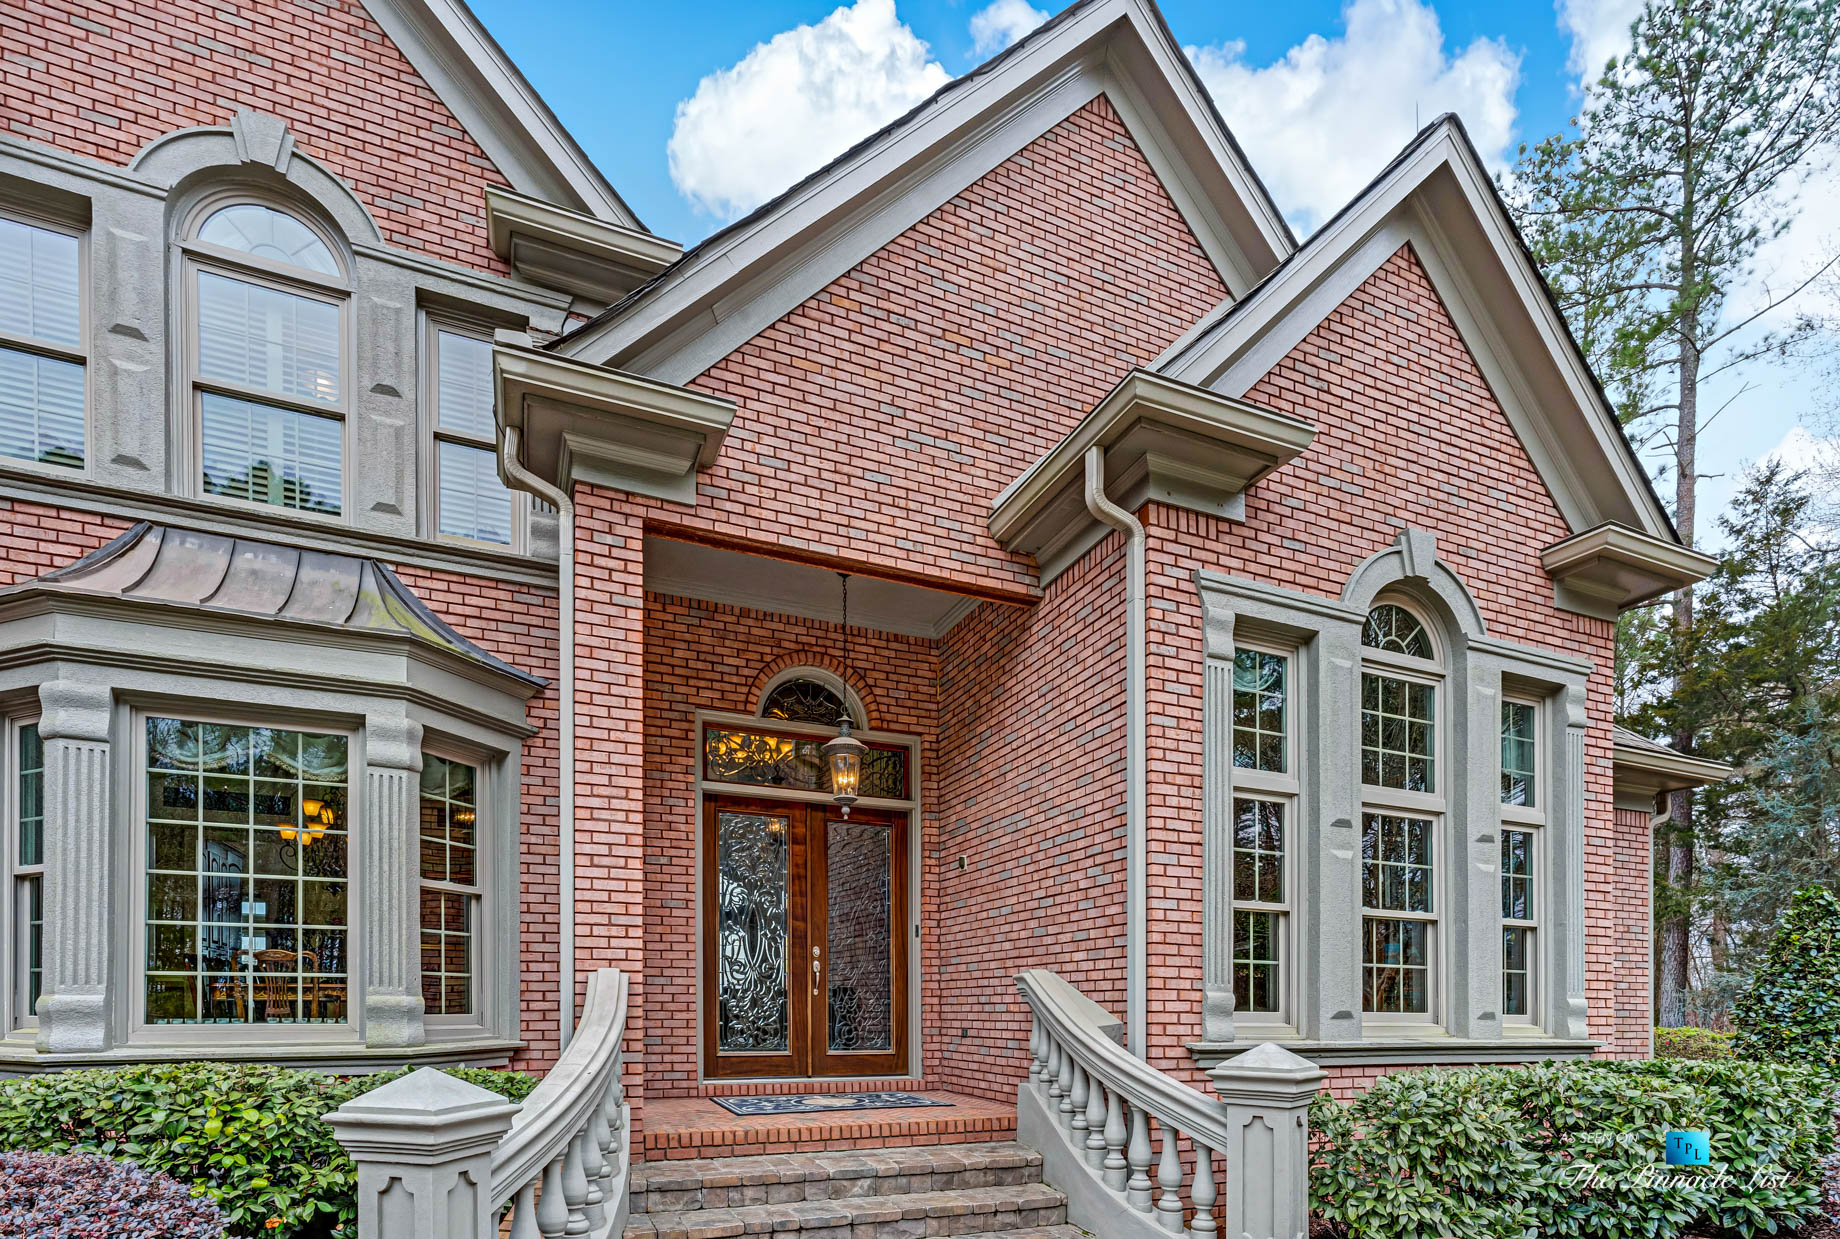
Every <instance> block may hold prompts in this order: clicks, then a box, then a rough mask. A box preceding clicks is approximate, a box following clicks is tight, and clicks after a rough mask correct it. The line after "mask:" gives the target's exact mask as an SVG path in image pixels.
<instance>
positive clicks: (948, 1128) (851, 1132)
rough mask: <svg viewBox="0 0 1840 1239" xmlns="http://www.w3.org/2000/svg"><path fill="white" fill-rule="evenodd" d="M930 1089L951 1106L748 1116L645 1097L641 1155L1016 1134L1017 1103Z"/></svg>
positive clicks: (867, 1145) (698, 1102)
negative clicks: (948, 1107)
mask: <svg viewBox="0 0 1840 1239" xmlns="http://www.w3.org/2000/svg"><path fill="white" fill-rule="evenodd" d="M927 1095H928V1096H929V1097H933V1098H936V1099H938V1100H940V1101H949V1102H951V1103H952V1105H951V1108H950V1109H947V1108H944V1107H932V1106H928V1107H926V1108H924V1109H913V1110H860V1111H853V1112H852V1111H840V1112H836V1113H830V1114H801V1115H782V1114H775V1115H755V1116H750V1117H746V1118H743V1117H741V1116H739V1115H734V1114H730V1113H729V1112H728V1111H726V1110H724V1109H723V1108H722V1107H721V1106H718V1105H717V1104H716V1103H715V1102H713V1101H710V1100H709V1099H707V1098H703V1097H659V1098H648V1099H647V1100H646V1102H645V1121H644V1124H643V1126H644V1132H643V1134H642V1136H641V1139H642V1141H643V1146H644V1148H643V1153H642V1156H643V1157H644V1159H645V1160H646V1161H680V1160H684V1159H687V1158H695V1157H752V1156H756V1155H759V1154H766V1153H817V1152H823V1151H825V1150H842V1149H887V1148H897V1147H904V1146H911V1145H921V1144H987V1143H992V1142H995V1141H1001V1140H1013V1139H1014V1138H1015V1136H1016V1103H1015V1102H1013V1101H991V1100H989V1099H988V1098H984V1097H971V1096H967V1095H965V1094H963V1093H950V1092H945V1091H943V1090H931V1091H929V1092H928V1094H927Z"/></svg>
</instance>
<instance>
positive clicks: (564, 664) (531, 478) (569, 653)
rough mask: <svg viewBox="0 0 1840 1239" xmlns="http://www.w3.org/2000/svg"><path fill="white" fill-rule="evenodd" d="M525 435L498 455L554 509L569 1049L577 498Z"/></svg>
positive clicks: (561, 988)
mask: <svg viewBox="0 0 1840 1239" xmlns="http://www.w3.org/2000/svg"><path fill="white" fill-rule="evenodd" d="M522 439H523V435H522V434H521V433H520V432H519V431H518V429H517V428H516V427H512V426H507V427H506V428H505V438H504V442H503V443H502V444H501V445H500V447H499V459H500V460H501V461H502V462H503V463H504V466H505V476H506V477H508V478H510V479H511V480H512V481H513V482H515V483H517V487H518V489H519V490H524V491H528V492H530V493H531V494H533V495H535V496H536V497H537V498H539V499H541V500H543V501H544V502H546V503H549V504H552V505H554V507H555V509H556V558H557V559H558V561H559V563H558V568H559V578H560V579H559V580H558V582H557V592H558V594H559V595H560V605H559V610H560V614H559V615H558V617H557V629H558V632H557V642H558V644H559V645H560V646H561V649H560V650H559V651H558V652H557V661H558V663H559V664H560V665H561V668H562V684H561V686H560V687H559V688H558V689H557V691H556V702H557V705H556V713H557V716H558V719H557V728H556V730H557V736H556V746H557V749H558V750H559V751H558V752H557V754H556V765H557V768H558V770H559V772H560V773H559V776H558V777H559V778H560V779H561V781H562V787H561V788H560V794H559V795H558V797H557V800H558V805H557V813H556V884H557V887H558V891H557V893H558V895H559V902H560V904H561V907H560V908H559V909H558V911H557V918H558V921H559V924H558V926H557V933H556V938H557V948H556V953H557V955H558V956H559V958H558V960H557V964H558V965H559V967H558V971H559V972H560V974H561V978H560V981H559V982H558V986H557V1006H556V1012H557V1020H556V1023H557V1026H558V1028H557V1035H558V1036H559V1037H560V1044H559V1045H558V1047H557V1052H558V1053H560V1052H561V1051H562V1050H564V1049H566V1048H568V1044H569V1036H570V1034H572V1033H573V1032H574V1031H575V503H574V501H573V500H571V499H570V498H569V497H568V495H567V494H565V493H564V492H563V491H562V490H561V488H559V487H556V486H552V485H550V484H549V483H548V482H545V481H544V480H543V479H542V478H540V477H538V476H537V475H536V474H534V473H532V472H531V471H530V470H528V469H526V468H525V467H524V466H523V464H522V462H520V461H519V460H518V447H519V444H520V442H521V440H522Z"/></svg>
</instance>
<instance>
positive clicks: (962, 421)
mask: <svg viewBox="0 0 1840 1239" xmlns="http://www.w3.org/2000/svg"><path fill="white" fill-rule="evenodd" d="M1225 295H1226V288H1225V286H1224V285H1223V284H1222V283H1221V281H1220V278H1219V276H1218V274H1217V273H1216V272H1215V271H1214V269H1213V267H1212V266H1211V265H1210V264H1209V262H1208V260H1207V257H1206V255H1205V254H1204V253H1203V252H1202V250H1201V247H1200V245H1199V244H1198V243H1197V242H1196V240H1195V238H1194V235H1193V234H1192V233H1191V232H1190V231H1189V229H1188V227H1187V225H1186V224H1185V223H1184V222H1183V220H1182V217H1181V216H1180V215H1179V214H1178V213H1177V211H1176V209H1175V207H1174V205H1173V204H1172V203H1171V202H1170V199H1169V196H1168V194H1167V193H1165V192H1164V190H1163V188H1162V185H1161V184H1160V183H1159V182H1158V181H1157V179H1156V175H1155V173H1154V172H1153V171H1152V170H1151V168H1150V165H1149V163H1148V162H1147V161H1146V160H1145V159H1144V156H1143V154H1142V152H1141V151H1139V150H1138V148H1137V146H1136V144H1135V143H1134V142H1133V141H1132V140H1131V137H1130V135H1129V133H1128V132H1127V131H1126V130H1125V128H1124V126H1123V124H1122V123H1121V122H1120V121H1119V119H1118V116H1117V113H1116V112H1115V111H1113V109H1112V106H1111V104H1110V103H1109V102H1107V101H1106V100H1105V99H1103V98H1101V99H1097V100H1095V101H1093V102H1092V103H1090V104H1088V105H1087V106H1086V107H1084V108H1082V109H1080V110H1079V111H1078V112H1076V113H1075V114H1074V115H1072V116H1071V117H1069V118H1068V119H1067V120H1065V121H1063V122H1062V123H1061V124H1059V125H1057V126H1055V127H1054V128H1053V129H1052V130H1050V131H1048V132H1047V133H1046V134H1044V135H1042V136H1041V137H1040V138H1037V139H1036V140H1035V141H1034V142H1032V143H1030V144H1029V145H1028V146H1027V147H1025V148H1024V149H1023V150H1022V151H1021V152H1019V153H1018V154H1016V155H1014V156H1012V157H1011V158H1010V159H1008V160H1006V161H1005V162H1004V163H1003V164H1001V165H999V166H998V167H997V168H995V169H994V170H992V171H991V172H990V173H988V174H987V175H985V176H984V177H983V178H982V179H981V180H979V181H978V182H977V183H976V184H974V185H972V186H971V187H970V188H968V189H966V190H965V191H964V192H963V193H961V194H959V195H958V197H956V198H954V199H953V200H952V201H950V202H948V203H946V204H945V205H944V206H942V207H940V208H939V209H938V210H936V211H934V212H933V213H932V214H931V215H929V216H928V217H927V218H926V219H924V220H922V221H921V222H920V223H918V224H916V225H914V226H913V227H912V228H910V229H908V230H907V231H906V232H905V233H903V234H902V235H901V236H899V237H897V238H895V239H894V240H893V241H891V242H889V243H888V244H887V245H886V246H884V247H883V248H882V249H880V250H879V251H877V252H876V253H875V254H873V255H872V256H870V257H869V258H867V259H866V260H864V261H863V262H862V263H861V264H860V265H858V266H857V267H856V268H855V269H854V270H852V271H850V272H849V273H848V274H846V275H844V276H842V277H840V278H839V279H837V280H836V281H834V282H833V283H832V284H831V285H830V286H829V287H827V288H825V289H824V290H823V291H822V292H820V293H818V294H816V295H815V296H813V297H812V298H811V299H809V300H808V301H806V302H805V303H804V304H802V305H800V306H799V307H798V308H797V309H795V310H793V311H792V312H791V313H789V314H787V315H786V316H785V317H784V318H782V319H780V320H779V321H778V322H776V323H774V324H773V325H772V326H771V327H769V328H767V329H766V330H765V331H762V332H761V333H760V334H759V335H757V336H756V337H754V338H753V339H752V340H750V341H748V342H747V343H746V344H745V345H743V346H742V347H740V348H738V349H736V350H735V351H734V352H733V353H731V354H730V355H729V356H727V357H726V358H724V359H723V360H722V361H720V362H718V363H717V364H716V365H715V366H713V367H711V369H710V370H709V371H708V372H707V373H705V374H703V375H702V376H701V377H700V378H698V379H697V380H695V382H694V384H693V386H695V387H698V388H701V389H703V390H705V391H709V392H712V393H714V394H716V395H720V396H725V397H727V398H729V399H731V400H734V401H735V402H736V405H737V412H736V415H735V423H734V430H733V433H731V434H730V436H729V438H728V442H727V444H726V445H725V446H724V448H723V450H722V459H721V460H720V461H719V462H718V463H717V464H716V466H715V467H714V468H713V469H711V470H710V471H709V472H708V473H705V474H704V475H703V476H702V478H701V480H700V483H699V486H698V502H697V506H696V508H695V510H694V511H692V510H690V509H687V508H684V507H682V506H680V505H674V504H665V503H657V502H654V503H652V504H650V507H651V508H652V509H653V511H654V515H653V517H652V523H653V524H654V525H655V526H657V527H660V528H662V527H663V526H665V525H671V526H676V527H678V528H680V529H684V530H689V531H695V533H696V535H697V536H700V537H702V538H704V539H709V538H712V537H715V538H723V539H733V540H737V541H740V542H744V543H749V544H753V545H756V546H766V547H769V548H783V549H784V550H786V551H789V552H792V553H794V554H800V555H804V556H808V557H816V558H820V559H831V560H834V559H837V558H840V557H850V558H852V559H854V560H856V561H857V562H859V563H863V564H867V565H873V566H874V567H875V569H876V570H877V571H880V572H882V573H883V574H885V575H893V576H907V577H912V578H926V579H931V580H933V581H934V582H935V583H938V582H939V581H940V580H942V579H943V580H944V581H945V582H946V583H947V584H948V587H954V586H953V583H954V582H956V586H955V587H956V588H959V589H962V590H965V591H966V592H985V593H992V592H995V593H997V594H1002V595H1008V596H1012V597H1026V596H1028V595H1029V594H1030V592H1031V591H1032V588H1033V582H1034V579H1035V575H1034V569H1033V567H1032V565H1031V564H1030V563H1029V562H1028V560H1027V559H1026V558H1024V557H1022V556H1019V555H1014V554H1011V553H1009V552H1006V551H1004V550H1003V549H1002V548H1001V547H999V546H998V545H997V544H996V542H995V541H994V540H993V539H992V538H991V536H990V534H989V532H988V530H987V529H986V528H985V522H986V521H987V520H988V519H989V514H990V511H989V505H990V500H991V499H992V498H994V497H995V496H996V494H997V493H998V492H999V491H1001V490H1002V489H1003V488H1004V487H1005V486H1007V485H1009V483H1010V482H1011V481H1012V480H1014V479H1015V477H1016V476H1017V475H1018V474H1020V473H1021V472H1022V471H1023V470H1024V469H1026V468H1027V467H1028V466H1029V465H1030V464H1031V463H1033V462H1034V460H1035V459H1036V458H1037V457H1038V456H1040V455H1041V454H1042V453H1043V452H1045V451H1046V450H1047V449H1048V448H1049V447H1051V446H1053V445H1054V444H1055V443H1056V442H1058V441H1059V440H1060V439H1061V437H1062V436H1063V435H1065V434H1066V433H1067V431H1069V430H1070V429H1072V428H1073V426H1074V425H1075V424H1076V423H1077V422H1078V421H1079V419H1080V418H1081V417H1082V416H1083V415H1084V414H1085V413H1086V412H1087V411H1088V410H1089V409H1091V408H1092V406H1093V405H1094V404H1095V403H1096V402H1097V401H1098V399H1099V398H1100V397H1101V396H1103V395H1104V394H1105V393H1106V392H1107V391H1108V390H1110V388H1111V387H1112V386H1113V385H1114V384H1115V383H1116V382H1117V381H1118V380H1119V379H1120V378H1121V377H1123V375H1124V374H1125V373H1126V372H1127V371H1128V370H1129V369H1131V368H1132V367H1133V366H1137V365H1142V364H1145V363H1147V362H1149V361H1150V360H1152V359H1154V358H1155V357H1156V356H1157V355H1158V354H1159V353H1161V352H1162V351H1163V350H1164V349H1165V348H1167V347H1168V346H1169V345H1170V344H1171V343H1172V342H1173V341H1174V340H1175V339H1176V338H1177V337H1178V336H1180V335H1181V334H1182V333H1183V332H1184V331H1185V330H1187V328H1188V327H1189V326H1191V325H1192V324H1193V323H1194V322H1195V321H1196V320H1197V319H1198V318H1200V317H1201V316H1202V315H1203V314H1204V313H1206V312H1207V311H1208V310H1210V309H1212V308H1213V307H1214V306H1215V305H1217V304H1218V303H1219V302H1220V301H1221V299H1222V298H1223V297H1224V296H1225Z"/></svg>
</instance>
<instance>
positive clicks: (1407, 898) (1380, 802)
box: [1360, 599, 1444, 1024]
mask: <svg viewBox="0 0 1840 1239" xmlns="http://www.w3.org/2000/svg"><path fill="white" fill-rule="evenodd" d="M1361 645H1362V650H1361V655H1362V662H1361V723H1360V728H1361V734H1360V742H1361V743H1360V749H1361V758H1360V761H1361V912H1362V915H1361V1006H1362V1010H1363V1011H1364V1012H1365V1013H1366V1014H1367V1015H1369V1016H1371V1017H1375V1018H1376V1019H1378V1020H1380V1021H1386V1020H1389V1019H1390V1020H1399V1021H1402V1022H1410V1023H1420V1024H1422V1023H1428V1022H1434V1021H1435V1020H1436V1019H1437V1018H1438V983H1439V968H1438V962H1439V955H1438V952H1439V949H1440V948H1439V943H1438V916H1439V906H1440V903H1441V901H1442V894H1441V892H1440V883H1439V877H1440V872H1439V864H1440V858H1439V845H1438V836H1439V834H1440V832H1441V827H1442V822H1443V817H1444V788H1443V766H1444V763H1443V759H1442V753H1443V745H1444V736H1443V730H1444V729H1443V727H1442V709H1443V701H1442V698H1443V692H1442V689H1443V685H1444V666H1443V662H1442V658H1441V654H1440V650H1439V647H1438V644H1437V640H1436V638H1435V637H1434V635H1433V631H1432V628H1431V626H1430V624H1429V623H1428V622H1427V621H1426V620H1425V618H1424V617H1423V616H1422V615H1420V614H1419V613H1418V612H1417V611H1416V610H1414V609H1413V608H1412V607H1411V606H1409V605H1407V604H1406V603H1404V602H1402V601H1399V600H1391V599H1389V600H1384V601H1382V602H1380V603H1378V604H1377V605H1376V606H1374V608H1373V609H1372V610H1371V611H1370V612H1369V613H1368V616H1367V620H1366V623H1365V624H1364V625H1363V627H1362V632H1361Z"/></svg>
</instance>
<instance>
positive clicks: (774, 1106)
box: [710, 1093, 952, 1118]
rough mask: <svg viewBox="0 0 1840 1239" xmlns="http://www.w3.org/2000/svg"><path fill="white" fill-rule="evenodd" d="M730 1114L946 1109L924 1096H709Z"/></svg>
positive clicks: (890, 1094) (889, 1094) (939, 1102)
mask: <svg viewBox="0 0 1840 1239" xmlns="http://www.w3.org/2000/svg"><path fill="white" fill-rule="evenodd" d="M710 1100H711V1101H713V1102H715V1103H716V1104H717V1105H718V1106H721V1107H722V1108H723V1109H724V1110H726V1111H728V1112H729V1113H730V1114H738V1115H741V1116H742V1117H743V1118H749V1117H752V1116H754V1115H759V1114H823V1113H825V1112H826V1111H830V1110H906V1109H911V1108H913V1107H915V1106H946V1107H948V1108H949V1107H950V1106H951V1105H952V1103H951V1102H949V1101H935V1100H934V1099H933V1098H931V1097H928V1096H926V1095H925V1094H923V1093H799V1094H796V1095H793V1096H789V1097H711V1098H710Z"/></svg>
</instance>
